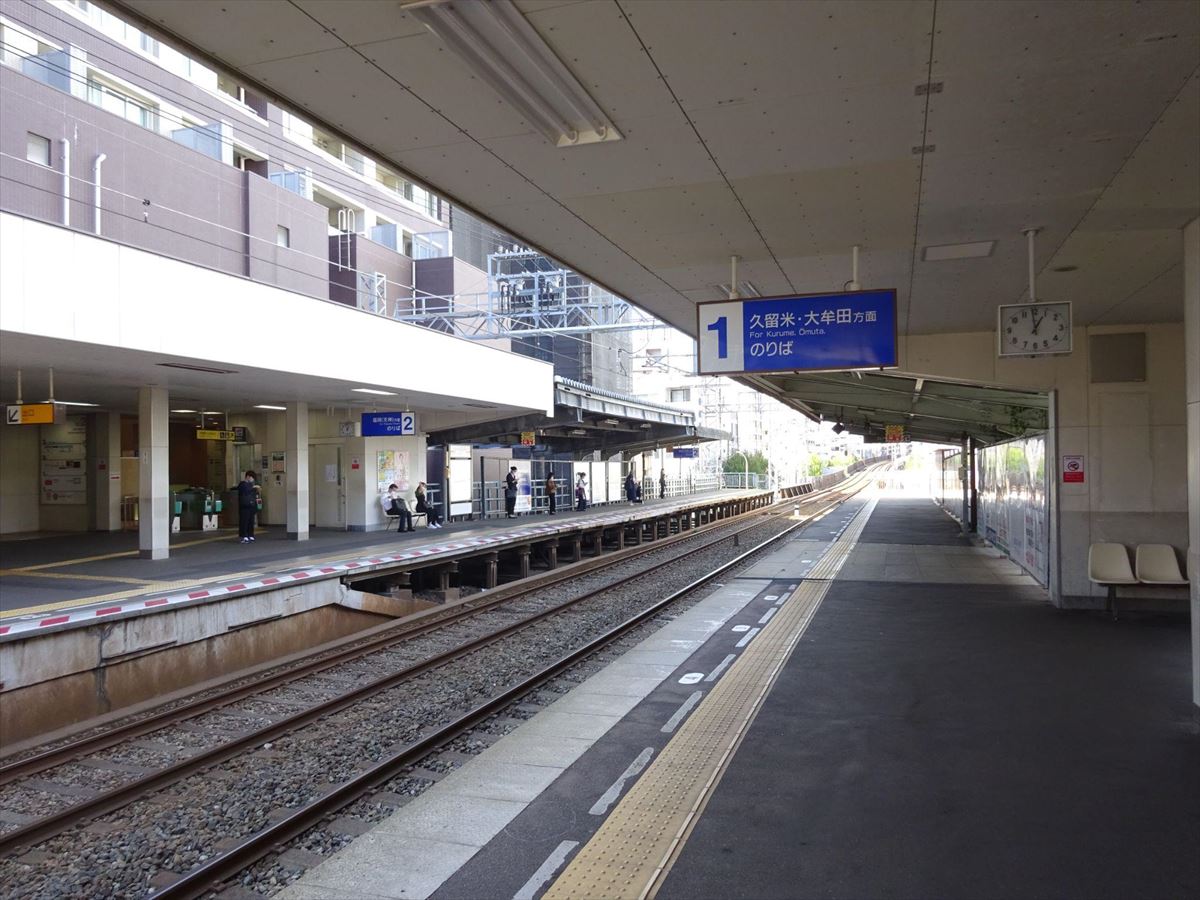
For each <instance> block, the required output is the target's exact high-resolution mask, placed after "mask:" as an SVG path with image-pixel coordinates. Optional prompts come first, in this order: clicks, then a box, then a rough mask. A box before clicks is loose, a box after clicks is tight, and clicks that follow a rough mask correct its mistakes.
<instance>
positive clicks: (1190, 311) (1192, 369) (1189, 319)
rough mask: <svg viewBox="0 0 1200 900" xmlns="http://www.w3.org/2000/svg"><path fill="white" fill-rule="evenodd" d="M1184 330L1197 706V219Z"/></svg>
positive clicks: (1187, 253)
mask: <svg viewBox="0 0 1200 900" xmlns="http://www.w3.org/2000/svg"><path fill="white" fill-rule="evenodd" d="M1183 330H1184V344H1185V348H1184V352H1185V354H1186V358H1187V374H1186V378H1187V390H1186V395H1187V433H1188V449H1187V468H1188V476H1187V477H1188V554H1187V568H1188V570H1187V576H1188V580H1189V581H1190V582H1191V593H1192V702H1193V703H1194V704H1196V706H1197V707H1200V219H1193V220H1192V221H1191V222H1190V223H1189V224H1188V225H1187V226H1186V227H1185V228H1184V229H1183Z"/></svg>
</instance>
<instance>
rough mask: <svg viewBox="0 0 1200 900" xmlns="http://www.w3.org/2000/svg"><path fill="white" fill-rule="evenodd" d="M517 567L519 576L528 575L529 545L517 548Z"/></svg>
mask: <svg viewBox="0 0 1200 900" xmlns="http://www.w3.org/2000/svg"><path fill="white" fill-rule="evenodd" d="M517 568H518V569H519V570H520V575H519V576H518V577H520V578H528V577H529V547H528V546H524V547H518V548H517Z"/></svg>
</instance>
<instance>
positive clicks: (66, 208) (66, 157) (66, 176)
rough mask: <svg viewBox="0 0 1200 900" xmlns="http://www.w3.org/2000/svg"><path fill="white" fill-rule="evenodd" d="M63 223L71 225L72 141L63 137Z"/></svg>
mask: <svg viewBox="0 0 1200 900" xmlns="http://www.w3.org/2000/svg"><path fill="white" fill-rule="evenodd" d="M62 179H63V180H62V223H63V225H65V226H67V227H70V225H71V142H70V141H68V140H67V139H66V138H63V139H62Z"/></svg>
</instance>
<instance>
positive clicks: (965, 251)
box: [921, 241, 996, 262]
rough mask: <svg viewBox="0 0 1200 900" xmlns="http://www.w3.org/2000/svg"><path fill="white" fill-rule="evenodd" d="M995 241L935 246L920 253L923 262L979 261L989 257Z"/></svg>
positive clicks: (994, 246)
mask: <svg viewBox="0 0 1200 900" xmlns="http://www.w3.org/2000/svg"><path fill="white" fill-rule="evenodd" d="M994 249H996V242H995V241H972V242H971V243H967V244H936V245H934V246H932V247H926V248H925V249H923V250H922V251H921V259H923V260H925V262H944V261H946V260H948V259H981V258H982V257H985V256H991V255H992V251H993V250H994Z"/></svg>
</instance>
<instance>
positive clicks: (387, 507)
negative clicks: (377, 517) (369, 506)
mask: <svg viewBox="0 0 1200 900" xmlns="http://www.w3.org/2000/svg"><path fill="white" fill-rule="evenodd" d="M379 505H380V506H382V507H383V514H384V515H385V516H387V517H388V518H392V517H393V516H395V517H399V519H400V525H399V527H398V528H397V529H396V531H397V532H400V531H414V530H415V529H414V528H413V520H412V512H410V511H409V508H408V504H407V503H405V502H404V498H403V497H401V496H400V488H398V487H396V485H394V484H389V485H388V489H387V493H386V494H384V495H383V496H382V497H380V498H379Z"/></svg>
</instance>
